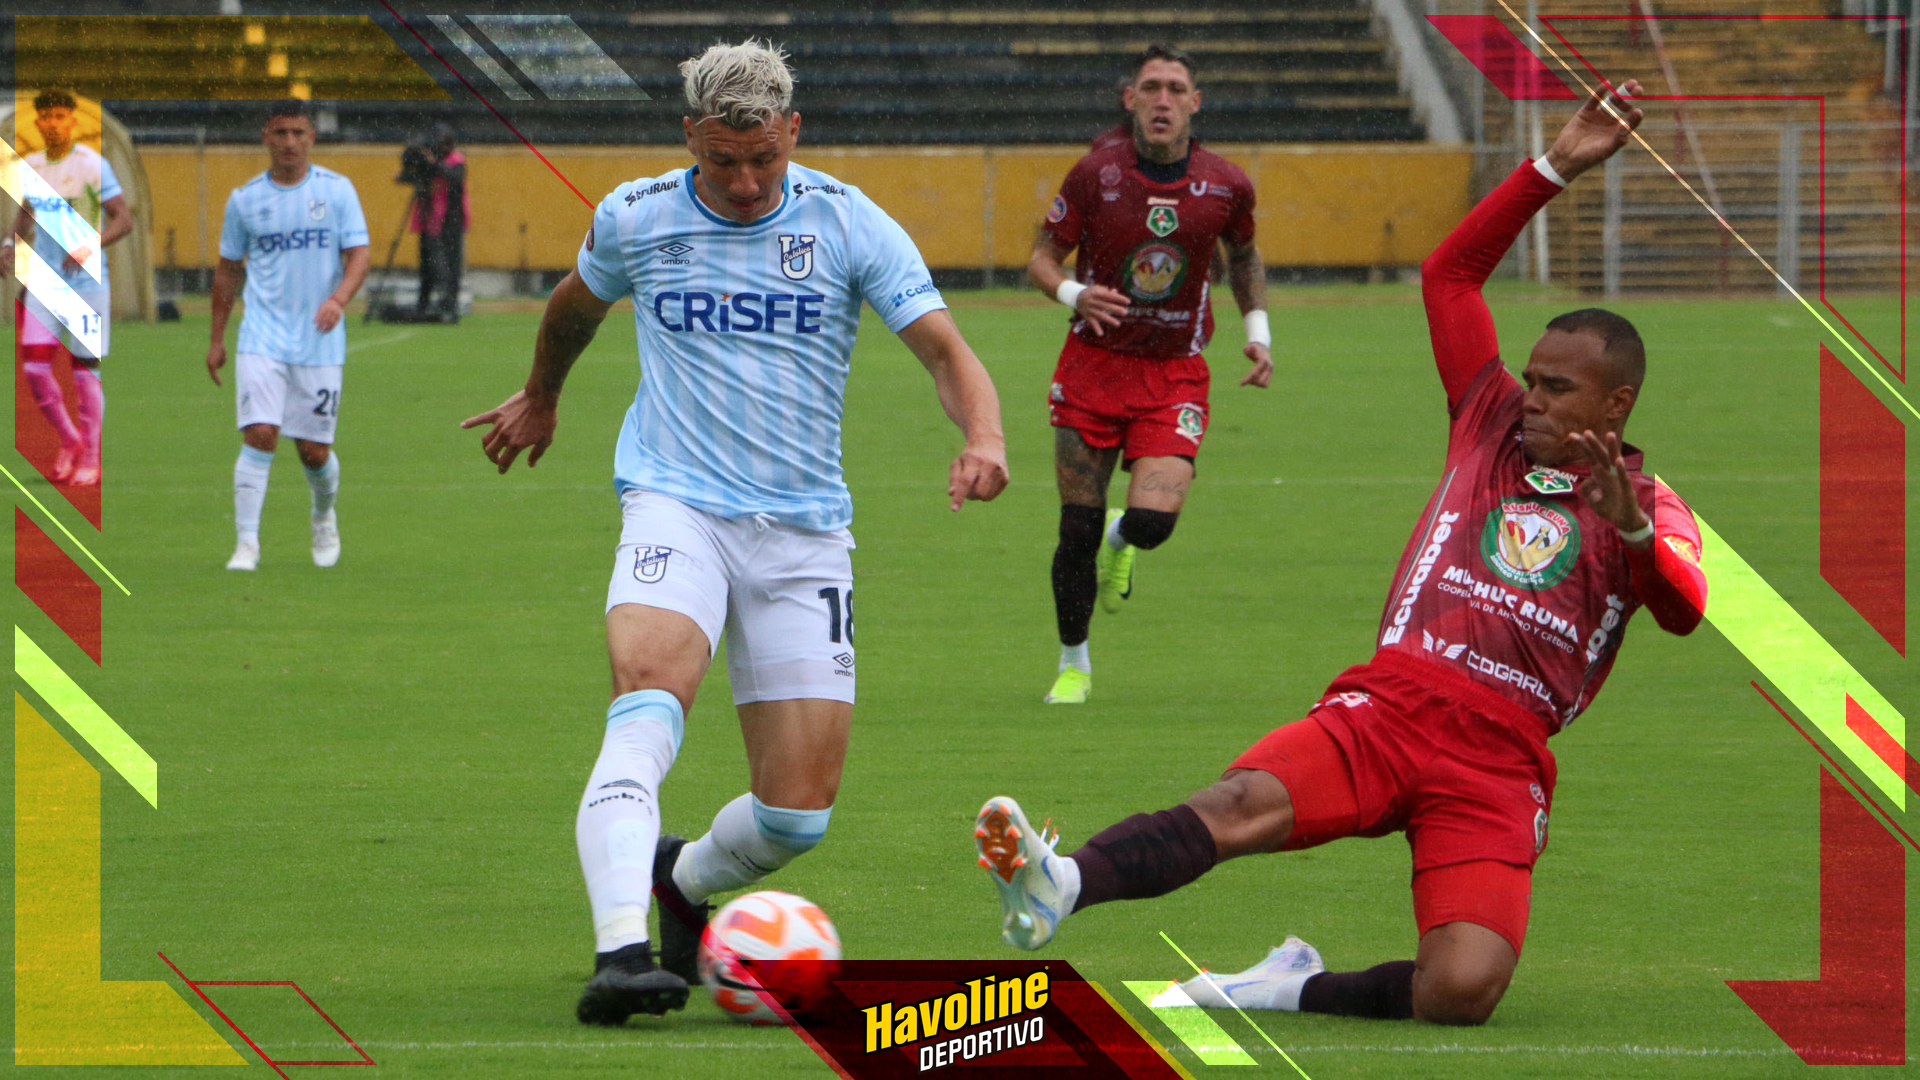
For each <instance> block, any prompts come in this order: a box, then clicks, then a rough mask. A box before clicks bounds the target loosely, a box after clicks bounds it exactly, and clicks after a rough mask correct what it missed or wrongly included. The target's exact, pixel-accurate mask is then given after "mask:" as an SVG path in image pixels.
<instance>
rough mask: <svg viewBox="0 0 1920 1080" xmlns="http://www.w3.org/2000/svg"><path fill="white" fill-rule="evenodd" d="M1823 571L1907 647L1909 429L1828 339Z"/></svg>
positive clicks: (1823, 353)
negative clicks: (1842, 359) (1838, 355)
mask: <svg viewBox="0 0 1920 1080" xmlns="http://www.w3.org/2000/svg"><path fill="white" fill-rule="evenodd" d="M1820 576H1821V577H1824V578H1826V579H1827V584H1829V585H1832V586H1833V587H1834V590H1835V591H1837V592H1838V593H1839V594H1840V595H1841V596H1842V597H1844V598H1845V599H1846V601H1847V603H1849V604H1852V605H1853V609H1854V610H1855V611H1858V612H1859V613H1860V616H1861V618H1864V619H1866V620H1867V622H1868V624H1870V625H1871V626H1872V627H1873V628H1874V629H1875V630H1877V631H1879V632H1880V636H1881V637H1883V638H1886V639H1887V644H1889V645H1892V646H1893V647H1894V649H1895V651H1897V652H1899V653H1900V655H1902V656H1905V655H1906V654H1907V429H1906V426H1905V425H1903V424H1901V423H1900V421H1899V419H1898V418H1897V417H1895V416H1894V415H1893V412H1892V410H1890V409H1888V408H1887V407H1886V406H1885V405H1882V404H1881V403H1880V399H1879V398H1877V397H1875V396H1874V395H1873V393H1872V392H1871V391H1869V390H1868V389H1867V388H1866V387H1865V386H1864V385H1862V384H1861V382H1860V380H1859V379H1858V378H1856V377H1855V376H1854V374H1853V372H1851V371H1848V370H1847V366H1846V365H1845V364H1843V363H1841V362H1840V361H1839V359H1837V358H1836V357H1835V356H1834V355H1833V353H1831V352H1829V351H1828V350H1827V347H1826V346H1825V345H1822V346H1820Z"/></svg>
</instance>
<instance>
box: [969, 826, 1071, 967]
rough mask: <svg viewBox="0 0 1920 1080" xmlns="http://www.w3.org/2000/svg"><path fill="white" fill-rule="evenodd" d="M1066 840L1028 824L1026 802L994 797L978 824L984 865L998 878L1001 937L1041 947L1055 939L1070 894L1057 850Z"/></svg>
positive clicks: (975, 833) (1017, 945) (1014, 943)
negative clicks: (1023, 810) (1022, 805)
mask: <svg viewBox="0 0 1920 1080" xmlns="http://www.w3.org/2000/svg"><path fill="white" fill-rule="evenodd" d="M1059 839H1060V834H1059V833H1058V832H1055V833H1054V834H1053V835H1052V836H1046V835H1043V832H1042V831H1041V830H1036V829H1035V828H1034V827H1033V826H1032V825H1030V824H1028V823H1027V815H1025V814H1023V813H1021V812H1020V804H1019V803H1017V802H1014V801H1013V800H1012V799H1009V798H1007V797H1006V796H1005V795H996V796H994V797H993V798H991V799H988V800H987V802H986V805H985V806H982V807H981V808H980V816H979V817H977V818H975V819H974V822H973V842H974V846H975V848H977V849H978V850H979V852H980V865H981V866H984V867H986V868H987V873H989V874H991V875H992V876H993V887H994V889H995V890H996V891H997V892H999V894H1000V911H1001V914H1002V918H1001V920H1000V938H1001V940H1003V941H1005V942H1006V943H1007V944H1009V945H1011V946H1013V947H1014V948H1016V949H1029V950H1031V949H1037V948H1039V947H1040V946H1042V945H1045V944H1046V943H1047V942H1048V941H1050V940H1052V939H1053V931H1054V928H1055V927H1056V926H1058V925H1059V924H1060V920H1061V919H1063V918H1065V917H1066V915H1067V912H1066V910H1065V908H1066V896H1065V894H1064V891H1063V889H1062V884H1061V873H1060V863H1061V862H1062V861H1063V858H1062V857H1061V856H1059V855H1055V854H1054V853H1053V845H1054V844H1055V843H1057V842H1058V841H1059Z"/></svg>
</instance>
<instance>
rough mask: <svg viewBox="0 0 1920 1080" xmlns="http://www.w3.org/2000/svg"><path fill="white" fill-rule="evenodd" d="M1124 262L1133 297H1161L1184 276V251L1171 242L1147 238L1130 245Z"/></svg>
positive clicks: (1173, 289) (1176, 287)
mask: <svg viewBox="0 0 1920 1080" xmlns="http://www.w3.org/2000/svg"><path fill="white" fill-rule="evenodd" d="M1168 213H1172V211H1168ZM1126 265H1127V292H1128V293H1130V294H1132V296H1133V298H1134V299H1135V300H1165V299H1166V298H1167V297H1169V296H1172V295H1173V294H1174V293H1176V292H1179V291H1180V286H1181V284H1182V283H1183V282H1185V281H1186V280H1187V253H1186V252H1184V251H1182V250H1180V248H1179V246H1178V245H1175V244H1161V243H1155V242H1153V241H1148V242H1147V243H1144V244H1142V245H1140V246H1139V247H1137V248H1134V249H1133V254H1131V255H1128V256H1127V264H1126Z"/></svg>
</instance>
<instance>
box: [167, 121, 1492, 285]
mask: <svg viewBox="0 0 1920 1080" xmlns="http://www.w3.org/2000/svg"><path fill="white" fill-rule="evenodd" d="M463 149H464V151H465V153H466V155H467V158H468V166H467V174H468V178H469V180H468V183H469V187H470V190H471V193H472V197H473V216H474V222H473V228H472V231H471V232H470V234H469V235H468V239H467V263H468V265H469V266H471V267H475V268H482V269H501V270H513V269H525V270H556V269H564V268H566V267H570V266H572V265H573V259H574V254H575V252H576V251H577V250H578V248H579V245H580V239H581V237H582V235H583V234H584V233H585V231H586V227H587V222H588V221H589V220H590V219H591V215H592V211H591V209H590V208H589V207H588V206H587V205H586V204H584V203H582V202H581V201H580V200H579V199H577V198H575V197H574V195H573V193H572V192H571V191H568V190H567V187H566V185H565V184H563V183H561V182H560V180H559V179H558V178H557V177H555V176H554V175H553V174H552V173H551V172H549V171H548V170H547V167H546V166H545V165H542V164H541V163H540V161H539V160H538V159H536V158H535V157H534V156H533V155H532V154H530V153H528V152H527V151H526V149H525V148H523V147H518V146H475V147H465V148H463ZM541 149H542V152H543V153H545V154H546V155H547V158H548V160H550V161H552V162H553V164H554V166H555V167H556V168H558V169H559V170H560V172H562V173H564V174H565V175H566V177H567V178H568V179H569V180H571V181H572V182H573V184H574V186H575V187H577V188H579V190H580V192H581V194H583V195H585V196H586V197H587V198H589V199H593V200H598V199H599V198H600V197H601V196H603V195H605V194H606V193H607V192H609V191H611V190H612V189H613V188H614V186H615V185H617V184H620V183H623V182H625V181H627V180H631V179H634V178H636V177H641V176H657V175H659V174H661V173H665V172H668V171H671V170H674V169H679V168H681V167H683V166H685V165H686V164H688V162H689V158H688V157H687V154H686V151H685V150H684V149H682V148H680V147H677V146H672V147H655V146H648V147H585V146H559V147H542V148H541ZM1212 149H1214V150H1217V151H1218V152H1220V153H1221V154H1224V155H1225V156H1226V157H1227V158H1229V159H1230V160H1232V161H1234V162H1236V163H1238V164H1239V165H1240V166H1241V167H1242V168H1244V169H1245V170H1246V171H1247V175H1248V176H1249V177H1251V178H1252V180H1253V182H1254V186H1255V189H1256V190H1257V192H1258V200H1259V201H1258V212H1257V215H1258V219H1259V222H1260V231H1259V242H1260V251H1261V255H1262V256H1263V257H1264V258H1265V259H1266V261H1267V264H1268V265H1270V266H1326V267H1355V266H1411V265H1414V264H1416V263H1418V262H1419V261H1420V260H1421V259H1422V258H1423V257H1425V255H1426V253H1427V252H1428V251H1431V250H1432V249H1433V247H1434V245H1435V244H1437V243H1439V242H1440V240H1441V238H1443V237H1444V236H1445V235H1446V232H1447V230H1448V229H1450V228H1452V227H1453V225H1454V224H1456V223H1457V222H1458V221H1459V220H1460V218H1461V217H1462V216H1463V215H1464V214H1465V213H1466V211H1467V207H1468V196H1469V191H1468V186H1469V177H1470V174H1471V172H1472V154H1471V152H1470V151H1468V150H1465V149H1450V148H1442V147H1433V146H1429V145H1426V144H1422V143H1385V144H1382V143H1364V144H1298V145H1296V144H1288V145H1257V146H1234V145H1221V146H1216V147H1212ZM1083 153H1085V148H1084V147H1078V146H1038V147H1024V146H1023V147H982V146H947V147H940V146H934V147H910V148H886V149H869V148H864V147H844V146H820V147H809V146H805V145H802V147H801V149H800V151H799V153H797V154H796V155H795V156H796V158H797V159H798V160H800V161H803V162H805V163H806V164H807V165H809V166H812V167H814V168H817V169H822V170H825V171H826V172H828V173H831V174H833V175H835V176H838V177H839V178H841V179H843V180H845V181H847V182H848V183H850V184H854V185H856V186H858V187H859V188H861V189H862V190H864V191H865V192H866V193H867V194H868V195H869V196H871V197H872V198H873V199H874V201H875V202H877V203H879V204H880V205H881V206H882V207H884V208H885V209H886V211H887V212H888V213H890V214H892V215H893V216H894V218H895V219H896V220H898V221H899V222H900V224H901V225H903V226H905V228H906V230H907V232H908V233H909V234H911V235H912V236H913V238H914V241H915V242H916V243H917V244H919V245H920V250H921V253H922V254H923V255H924V256H925V257H926V260H927V263H928V265H930V266H934V267H941V268H952V269H962V268H968V269H970V268H994V269H998V270H1003V271H1004V270H1010V269H1015V268H1018V267H1022V266H1025V265H1026V261H1027V254H1028V252H1029V250H1031V248H1032V246H1033V239H1034V236H1035V232H1036V230H1037V228H1038V226H1039V224H1040V220H1041V218H1042V217H1043V216H1044V215H1045V214H1046V211H1047V206H1048V204H1049V203H1050V202H1052V200H1053V196H1054V193H1055V192H1056V191H1057V190H1058V189H1059V185H1060V180H1061V178H1062V177H1064V176H1065V175H1066V172H1067V169H1068V168H1069V167H1070V166H1071V165H1072V164H1073V163H1074V161H1076V160H1077V159H1078V158H1079V157H1080V155H1081V154H1083ZM141 156H142V158H143V159H144V161H145V163H146V168H147V174H148V177H149V179H150V182H151V187H152V191H153V202H154V206H153V212H152V215H151V217H150V218H149V219H148V220H150V221H151V222H152V226H153V231H154V239H155V248H154V250H155V251H159V252H167V251H171V252H172V253H173V258H174V260H175V262H174V265H177V266H181V267H203V266H209V265H211V264H212V261H213V260H214V258H215V257H216V254H217V252H218V250H219V232H220V217H221V213H222V212H223V210H224V208H225V205H226V199H227V193H228V192H229V191H231V190H232V189H233V188H235V187H237V186H239V185H240V184H241V183H243V182H244V181H246V180H247V179H248V178H249V177H251V176H253V175H254V174H255V173H258V172H260V171H261V170H263V169H264V168H266V157H265V154H264V153H263V152H262V151H261V150H260V148H258V147H236V146H215V147H207V148H205V149H204V150H202V149H198V148H195V147H171V146H149V147H145V148H143V150H142V153H141ZM313 159H314V160H315V161H316V162H319V163H320V164H322V165H325V166H327V167H328V168H331V169H334V170H336V171H338V172H340V173H342V174H344V175H346V176H347V177H349V178H350V179H352V180H353V182H354V186H356V187H357V188H359V190H360V202H361V204H362V205H363V206H364V207H365V208H366V212H367V224H368V227H369V228H370V230H371V232H372V233H373V237H374V242H375V244H376V245H384V244H385V243H386V242H387V240H388V239H389V238H391V237H392V235H393V231H394V229H395V228H396V227H397V226H398V225H399V222H400V215H401V212H402V210H403V209H404V208H405V206H406V201H407V191H406V189H405V188H403V187H401V186H399V185H398V184H395V183H394V182H393V177H394V174H395V173H396V172H397V171H398V166H399V160H400V147H399V146H388V145H354V146H343V145H324V144H323V145H321V146H318V147H316V148H315V149H314V154H313ZM202 192H204V196H202V195H201V194H200V193H202ZM203 197H204V200H205V202H204V206H203V205H202V204H201V201H200V200H201V199H202V198H203ZM143 216H144V215H143ZM203 229H204V230H205V231H204V232H203V231H202V230H203ZM170 230H171V231H172V234H173V243H172V244H171V245H169V244H168V243H167V239H168V233H169V231H170ZM415 254H416V251H415V247H414V245H413V243H411V242H408V243H404V244H402V245H401V248H400V259H399V260H398V265H403V266H413V265H414V258H415ZM161 262H162V265H164V260H161Z"/></svg>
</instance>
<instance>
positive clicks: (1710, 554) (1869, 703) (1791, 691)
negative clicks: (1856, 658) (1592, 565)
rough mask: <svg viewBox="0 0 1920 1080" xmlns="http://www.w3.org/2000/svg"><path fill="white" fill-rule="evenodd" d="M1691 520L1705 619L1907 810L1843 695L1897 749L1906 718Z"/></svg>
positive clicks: (1902, 787) (1903, 789)
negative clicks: (1855, 726) (1850, 721)
mask: <svg viewBox="0 0 1920 1080" xmlns="http://www.w3.org/2000/svg"><path fill="white" fill-rule="evenodd" d="M1694 520H1695V521H1697V522H1699V525H1700V539H1701V540H1702V541H1703V543H1702V545H1701V551H1700V569H1701V570H1702V571H1704V572H1705V573H1706V575H1707V588H1708V600H1707V621H1708V622H1711V623H1713V625H1714V629H1716V630H1719V631H1720V632H1721V633H1722V634H1724V635H1726V638H1727V640H1728V641H1730V642H1732V643H1733V647H1734V648H1736V649H1739V650H1740V652H1741V654H1742V655H1744V656H1745V657H1746V658H1747V660H1748V661H1749V662H1751V663H1752V664H1753V666H1754V667H1756V668H1759V669H1760V674H1762V675H1764V676H1766V678H1767V681H1768V682H1770V683H1772V684H1773V685H1775V686H1777V687H1779V688H1780V692H1781V693H1783V694H1785V695H1786V696H1787V698H1788V700H1790V701H1792V702H1793V704H1794V706H1795V707H1796V708H1798V709H1799V710H1800V711H1801V712H1802V713H1803V714H1805V715H1806V718H1807V719H1808V720H1810V721H1812V722H1813V724H1814V726H1815V727H1818V728H1819V729H1820V730H1821V732H1822V733H1824V734H1825V735H1826V737H1827V739H1828V740H1829V741H1831V742H1832V743H1833V745H1834V746H1836V747H1838V748H1839V750H1840V752H1841V753H1843V754H1845V755H1846V756H1847V758H1848V759H1849V760H1851V761H1852V762H1853V764H1854V768H1855V769H1857V770H1858V771H1859V774H1860V775H1862V776H1865V777H1866V778H1867V779H1869V780H1871V781H1873V783H1874V786H1875V787H1878V788H1879V789H1880V791H1881V792H1882V793H1883V794H1885V795H1886V797H1887V798H1889V799H1891V800H1893V804H1894V805H1895V806H1897V807H1900V808H1901V809H1903V810H1904V809H1906V805H1907V786H1906V784H1904V783H1903V782H1901V779H1900V776H1899V774H1898V773H1895V772H1894V771H1893V770H1892V769H1890V768H1888V767H1887V763H1886V762H1884V761H1881V760H1880V755H1878V754H1876V753H1874V752H1873V749H1872V748H1871V747H1869V746H1868V745H1867V744H1866V743H1864V742H1862V741H1861V740H1860V737H1859V736H1858V735H1855V734H1854V733H1853V731H1852V730H1851V729H1849V728H1848V727H1847V695H1849V694H1851V695H1853V700H1855V701H1857V702H1859V703H1860V707H1861V708H1863V709H1865V710H1866V711H1867V712H1868V713H1870V714H1872V716H1873V718H1874V720H1876V721H1878V722H1879V724H1880V726H1881V727H1882V728H1884V729H1886V732H1887V734H1889V735H1891V736H1893V738H1894V740H1895V741H1896V742H1898V743H1899V744H1900V745H1901V746H1902V747H1905V746H1906V744H1907V721H1906V718H1905V717H1903V716H1901V715H1900V711H1899V710H1898V709H1895V708H1894V707H1893V705H1892V703H1891V702H1889V701H1888V700H1887V699H1886V697H1885V696H1884V695H1882V694H1881V693H1880V691H1878V690H1876V689H1874V687H1873V684H1872V683H1870V682H1868V681H1867V679H1866V676H1864V675H1861V674H1860V673H1859V672H1858V671H1855V670H1854V668H1853V665H1852V664H1849V663H1847V661H1846V658H1845V657H1843V656H1841V655H1840V653H1839V651H1838V650H1836V649H1835V648H1834V647H1833V646H1832V645H1829V644H1827V639H1826V638H1823V637H1821V636H1820V632H1819V631H1817V630H1815V629H1814V628H1813V627H1812V625H1810V624H1809V623H1808V622H1807V620H1805V619H1803V618H1801V617H1800V613H1799V612H1797V611H1795V610H1793V605H1792V604H1789V603H1787V601H1786V599H1785V598H1784V597H1782V596H1781V595H1780V594H1779V593H1778V592H1776V591H1774V588H1773V586H1771V585H1769V584H1767V581H1766V579H1765V578H1763V577H1761V576H1760V575H1759V574H1758V573H1757V572H1755V571H1754V569H1753V567H1751V566H1749V565H1747V561H1746V560H1745V559H1742V558H1741V557H1740V553H1739V552H1737V551H1735V550H1733V548H1732V547H1731V546H1730V545H1728V543H1727V542H1726V541H1725V540H1723V539H1721V538H1720V534H1718V533H1716V532H1714V531H1713V528H1712V527H1711V526H1709V525H1708V524H1707V522H1706V519H1705V518H1702V517H1701V516H1700V515H1699V514H1697V513H1696V514H1695V515H1694Z"/></svg>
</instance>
